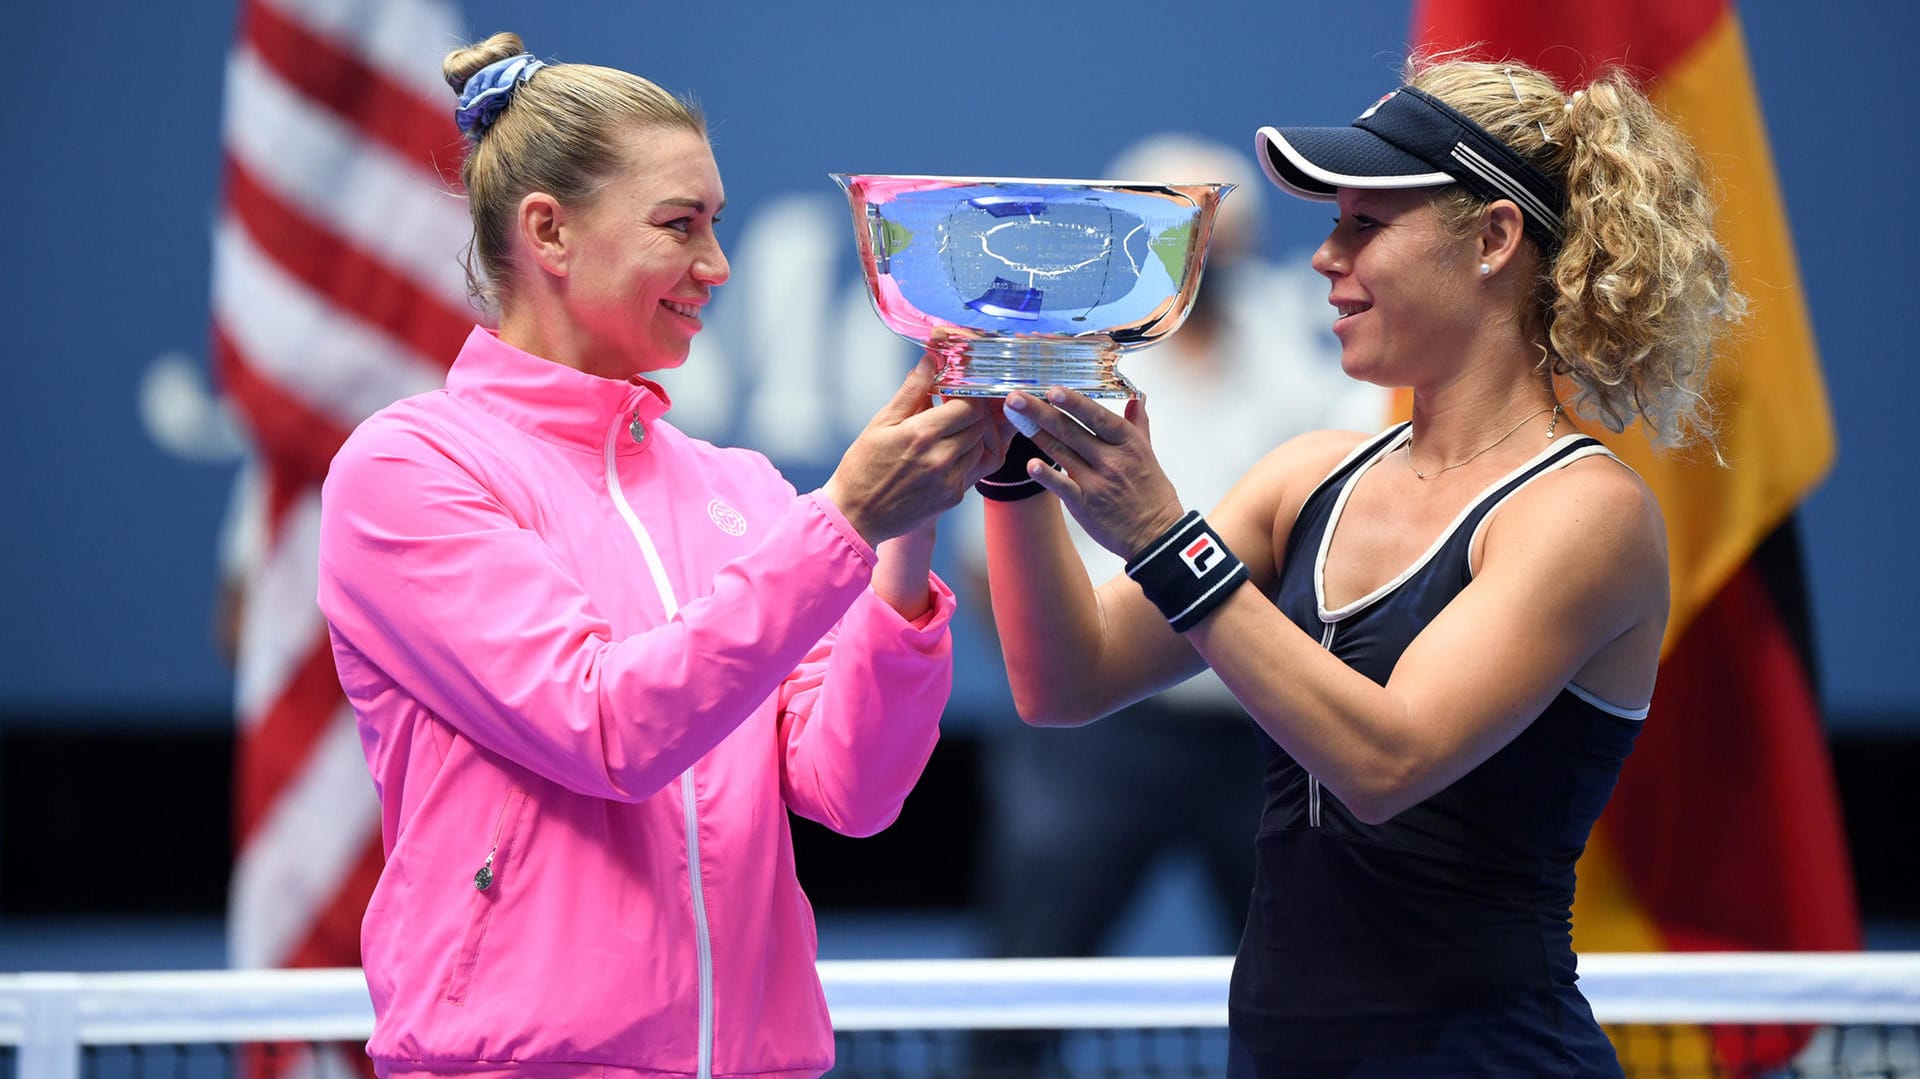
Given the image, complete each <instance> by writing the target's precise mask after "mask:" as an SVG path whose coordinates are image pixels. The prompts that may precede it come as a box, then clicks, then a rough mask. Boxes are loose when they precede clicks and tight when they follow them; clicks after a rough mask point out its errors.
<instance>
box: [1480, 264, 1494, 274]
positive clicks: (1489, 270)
mask: <svg viewBox="0 0 1920 1079" xmlns="http://www.w3.org/2000/svg"><path fill="white" fill-rule="evenodd" d="M1492 272H1493V267H1491V266H1489V265H1487V264H1486V263H1484V262H1483V263H1481V264H1480V276H1481V277H1485V276H1487V275H1488V274H1490V273H1492Z"/></svg>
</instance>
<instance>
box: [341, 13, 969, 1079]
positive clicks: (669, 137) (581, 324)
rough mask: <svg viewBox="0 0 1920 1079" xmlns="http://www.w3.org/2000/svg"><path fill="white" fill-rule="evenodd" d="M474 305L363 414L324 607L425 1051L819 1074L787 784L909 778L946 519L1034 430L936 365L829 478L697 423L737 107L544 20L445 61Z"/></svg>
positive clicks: (574, 1064)
mask: <svg viewBox="0 0 1920 1079" xmlns="http://www.w3.org/2000/svg"><path fill="white" fill-rule="evenodd" d="M445 73H446V76H447V81H448V82H449V83H450V84H451V85H452V86H453V87H454V88H455V90H456V91H457V92H458V93H459V95H460V107H459V111H458V113H457V115H458V118H459V120H460V124H461V127H462V130H463V131H465V132H466V134H467V136H468V137H469V139H470V141H471V147H470V151H469V156H468V159H467V161H466V163H465V167H464V172H463V177H464V179H465V181H466V187H467V191H468V194H469V196H470V199H471V203H472V215H473V223H474V246H473V250H474V260H475V262H476V263H477V266H476V267H475V270H476V273H475V277H476V280H477V281H478V282H479V283H480V287H481V288H482V290H483V292H484V293H485V294H486V296H487V298H489V299H492V300H494V301H496V302H497V303H498V307H499V313H500V318H499V330H498V331H497V332H495V331H490V330H486V329H482V328H476V329H475V330H474V331H473V333H472V335H471V336H470V337H469V338H468V340H467V343H466V345H465V347H464V348H463V349H462V350H461V352H460V354H459V356H458V358H457V359H456V360H455V362H454V364H453V367H452V370H451V371H450V372H449V373H448V376H447V385H446V388H445V389H444V390H441V391H437V392H433V393H429V394H424V395H421V396H419V397H415V398H411V399H408V400H405V401H402V402H400V403H398V404H396V405H394V406H392V407H391V408H388V409H386V410H385V411H383V412H381V413H379V414H378V415H376V416H374V417H373V418H371V419H369V420H368V421H367V422H366V423H364V424H362V425H361V427H360V428H359V429H358V430H357V431H356V432H355V433H354V435H353V437H352V438H351V439H349V440H348V442H347V444H346V445H345V447H344V448H343V449H342V450H341V452H340V454H339V456H338V457H337V458H336V459H335V460H334V463H333V468H332V471H331V473H330V474H329V476H328V479H327V483H326V487H325V490H324V502H323V505H324V510H323V522H322V533H321V546H320V571H321V572H320V603H321V607H322V608H323V610H324V611H325V613H326V616H327V620H328V624H329V626H330V627H331V631H332V637H333V646H334V656H335V660H336V663H337V666H338V669H339V673H340V680H341V684H342V685H343V686H344V688H345V690H346V692H347V696H348V698H349V699H350V700H351V701H352V703H353V707H354V710H355V712H356V713H357V715H358V717H359V725H360V733H361V739H362V742H363V744H364V746H365V749H366V755H367V761H368V764H369V766H370V768H371V769H372V772H373V778H374V782H375V784H376V786H377V787H378V790H379V794H380V799H381V806H382V827H383V838H384V840H385V845H386V854H387V861H386V867H385V869H384V871H383V872H382V874H381V877H380V883H379V886H378V887H377V889H376V890H375V892H374V896H373V900H372V903H371V904H370V906H369V908H368V910H367V915H366V920H365V923H364V925H363V927H362V945H361V947H362V958H363V961H364V964H365V967H366V973H367V981H368V986H369V988H370V990H371V992H372V996H373V1003H374V1011H375V1016H376V1022H375V1028H374V1035H373V1038H372V1040H371V1042H370V1043H369V1045H368V1051H369V1053H370V1054H371V1055H372V1057H373V1058H374V1061H375V1065H376V1068H377V1070H378V1071H379V1072H380V1073H381V1074H382V1075H385V1076H389V1077H402V1076H404V1077H416V1076H429V1075H431V1076H448V1075H462V1076H476V1075H485V1076H492V1075H514V1076H540V1077H560V1076H569V1077H570V1076H586V1075H591V1076H596V1077H618V1079H638V1077H643V1076H644V1077H651V1076H667V1075H672V1076H676V1077H684V1076H695V1075H697V1076H700V1077H702V1079H705V1077H708V1076H724V1075H744V1074H753V1075H755V1076H759V1077H775V1076H814V1075H818V1074H820V1073H822V1072H824V1071H825V1070H826V1069H827V1068H829V1067H830V1066H831V1065H832V1063H833V1039H832V1029H831V1026H830V1024H829V1022H828V1018H827V1011H826V1002H825V998H824V995H823V994H822V992H821V988H820V983H819V979H818V977H817V975H816V974H815V971H814V956H815V936H814V926H813V917H812V912H811V909H810V908H809V906H808V904H807V900H806V897H805V896H804V895H803V894H802V893H801V890H800V886H799V883H798V881H797V879H796V877H795V875H794V867H793V847H792V841H791V837H790V834H789V832H788V824H787V813H788V811H789V810H791V811H792V812H795V813H799V814H801V815H802V816H805V817H808V818H810V819H813V820H817V821H819V822H821V823H823V824H825V825H827V826H828V827H831V828H833V829H835V830H837V831H840V832H844V833H847V834H850V835H867V834H871V833H873V832H876V831H878V830H880V829H881V828H884V827H885V826H886V825H887V824H888V823H890V822H891V821H892V820H893V818H894V817H895V815H896V814H897V813H898V812H899V810H900V806H901V804H902V802H903V800H904V799H905V798H906V795H907V792H908V791H909V790H910V789H911V788H912V786H913V784H914V782H915V781H916V780H917V779H918V777H919V775H920V771H921V768H922V766H923V765H924V764H925V763H926V761H927V758H928V755H929V754H930V753H931V751H932V748H933V744H934V741H935V738H936V736H937V723H938V720H939V716H940V712H941V709H942V707H943V706H944V704H945V702H946V699H947V694H948V691H949V688H950V685H951V679H952V659H951V652H950V639H949V635H948V621H949V618H950V615H951V613H952V610H953V603H954V600H953V595H952V593H951V592H950V591H949V590H948V589H947V588H946V586H945V585H943V584H942V583H941V582H940V581H939V580H938V579H937V578H934V577H933V576H932V574H931V572H930V567H931V558H932V550H933V520H934V518H935V517H936V516H937V515H938V514H939V513H940V512H942V511H943V510H945V509H947V508H950V507H951V506H953V505H954V504H955V503H957V502H958V501H959V500H960V497H961V495H962V494H963V493H964V492H965V491H966V489H967V487H968V486H969V485H970V484H972V483H973V482H974V481H975V480H977V479H979V478H980V477H981V476H983V475H985V474H986V473H987V472H990V471H991V470H992V469H993V468H994V467H995V466H997V465H998V464H999V463H1000V461H1001V459H1002V457H1003V455H1004V453H1005V450H1006V445H1005V437H1006V436H1005V433H1004V427H1003V426H1002V425H1000V424H998V423H997V421H995V420H994V419H993V418H992V416H991V415H990V413H989V411H988V410H987V409H986V408H985V406H983V405H980V404H978V403H969V402H962V401H948V402H945V403H939V404H934V403H933V402H932V401H931V399H930V398H929V390H930V388H931V385H932V375H931V370H930V368H929V367H928V366H926V365H924V364H923V365H922V367H921V368H920V369H917V370H916V371H915V372H914V373H913V375H912V376H911V377H909V379H908V380H907V382H906V384H905V385H903V386H902V387H901V389H900V391H899V393H898V394H897V395H896V396H895V397H894V399H893V400H892V401H891V402H890V403H889V404H888V405H887V406H886V407H885V408H883V409H882V410H881V412H880V413H879V414H878V415H876V416H875V417H874V420H873V422H872V423H871V424H870V425H869V426H868V427H867V429H866V430H865V431H864V432H863V433H862V434H861V435H860V436H859V437H858V438H857V439H856V440H855V441H854V443H853V444H852V446H851V447H849V449H848V450H847V453H846V455H845V456H844V457H843V458H842V459H841V461H840V464H839V466H838V468H837V469H836V470H835V471H834V473H833V475H832V477H831V478H830V479H828V481H827V482H826V484H825V485H824V486H822V487H821V488H820V489H819V490H816V491H813V492H811V493H809V494H805V495H800V494H797V493H796V491H795V490H794V488H793V487H792V486H791V485H790V484H789V483H788V482H787V481H786V480H784V479H783V478H782V477H781V476H780V474H779V473H778V472H776V471H775V469H774V468H773V466H772V465H771V464H770V463H769V462H767V461H766V459H764V458H763V457H761V456H760V455H758V454H755V453H751V452H748V451H744V450H738V449H722V448H718V447H715V446H713V445H710V444H708V443H705V442H702V441H699V440H697V439H694V438H691V437H688V436H687V435H685V434H683V433H681V432H680V431H678V430H676V429H675V428H674V427H673V426H672V425H671V424H670V423H668V422H667V420H666V413H667V410H668V406H669V402H668V399H667V395H666V393H665V392H664V391H663V390H662V389H661V388H660V387H659V386H658V385H656V384H654V383H653V382H650V381H648V379H647V378H646V377H645V376H646V375H648V374H649V373H651V372H655V371H659V370H663V369H667V368H672V367H675V366H678V365H679V364H681V363H682V362H684V361H685V359H686V356H687V351H688V345H689V342H691V340H692V339H693V336H694V334H696V333H697V332H699V330H700V325H701V321H700V318H701V311H702V309H703V307H704V306H705V305H706V303H707V301H708V300H709V299H710V298H711V296H712V291H713V289H714V287H715V286H717V285H719V284H721V283H722V282H724V281H725V280H726V278H727V260H726V257H725V256H724V255H723V254H722V253H721V250H720V245H719V243H718V241H717V239H716V238H715V235H714V224H715V222H716V220H717V219H718V216H719V214H720V210H721V207H722V205H723V204H724V202H725V195H724V193H723V190H722V187H721V182H720V175H719V171H718V169H717V168H716V166H715V164H714V159H713V154H712V151H711V150H710V149H709V147H708V144H707V138H706V131H705V126H704V123H703V121H702V120H701V118H700V117H699V115H698V114H697V113H696V112H695V111H694V110H693V109H692V108H691V107H690V106H689V105H687V104H686V103H685V102H683V101H681V100H678V99H676V98H675V97H673V96H672V95H669V94H667V93H665V92H663V91H662V90H660V89H659V88H658V87H656V86H654V85H653V84H652V83H650V82H648V81H646V80H645V79H641V78H639V77H637V76H634V75H631V74H628V73H625V72H621V71H616V70H611V69H608V68H602V67H593V66H587V65H579V64H546V63H542V62H541V61H539V60H537V59H534V58H533V57H532V56H530V55H528V54H526V53H525V52H524V50H523V48H522V45H521V42H520V39H519V38H518V37H517V36H515V35H513V34H497V35H495V36H494V37H492V38H490V39H488V40H487V41H485V42H483V43H481V44H479V45H477V46H473V47H471V48H466V49H461V50H458V51H456V52H454V53H453V54H451V55H450V56H449V57H448V58H447V62H446V65H445Z"/></svg>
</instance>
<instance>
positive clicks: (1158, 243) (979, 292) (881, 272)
mask: <svg viewBox="0 0 1920 1079" xmlns="http://www.w3.org/2000/svg"><path fill="white" fill-rule="evenodd" d="M832 175H833V179H834V180H835V181H836V182H838V183H839V184H840V186H841V188H843V189H844V190H845V191H846V193H847V201H848V203H849V204H850V205H851V206H852V209H853V232H854V239H855V242H856V243H857V245H858V246H859V249H860V269H861V271H862V272H863V273H864V274H865V276H866V279H867V290H868V292H869V294H870V295H871V296H872V298H873V307H874V310H875V311H877V312H879V314H880V321H882V322H884V323H886V325H887V328H888V329H890V330H892V331H893V332H895V333H897V334H899V335H900V336H902V337H905V338H907V339H908V340H910V341H915V342H918V343H920V344H922V345H925V346H927V347H929V348H931V349H933V350H934V351H935V352H937V353H938V354H939V355H940V356H941V357H943V358H944V360H945V365H944V366H943V368H942V369H941V373H940V380H939V384H938V386H937V387H936V388H937V391H938V392H939V393H941V394H944V395H946V396H949V397H1004V396H1006V395H1007V393H1009V392H1010V391H1012V390H1017V389H1019V390H1034V389H1040V388H1044V387H1047V386H1066V387H1068V388H1070V389H1075V390H1079V391H1080V392H1081V393H1084V394H1086V395H1088V396H1089V397H1132V396H1135V390H1134V388H1133V385H1132V384H1131V383H1129V382H1128V381H1127V380H1126V379H1125V378H1124V377H1122V376H1121V374H1120V372H1119V371H1118V369H1117V367H1116V365H1117V363H1118V362H1119V359H1120V354H1121V353H1122V352H1125V351H1127V350H1129V349H1135V348H1141V347H1144V346H1146V345H1150V344H1153V343H1154V342H1155V341H1158V340H1160V339H1161V338H1162V337H1165V336H1166V335H1168V334H1170V333H1172V332H1173V331H1174V330H1176V329H1178V328H1179V326H1180V323H1181V322H1182V321H1183V320H1185V318H1186V317H1187V311H1188V310H1189V309H1190V308H1191V307H1192V306H1193V297H1194V293H1195V292H1196V291H1197V290H1198V289H1199V287H1200V271H1201V269H1202V268H1203V267H1204V266H1205V265H1206V261H1207V242H1208V240H1209V239H1210V238H1211V237H1212V235H1213V221H1214V215H1215V212H1216V211H1218V210H1219V208H1220V200H1221V199H1223V198H1225V197H1226V194H1227V192H1229V191H1231V190H1233V186H1234V185H1232V184H1225V183H1199V184H1162V183H1134V182H1129V181H1122V180H1024V179H999V178H991V177H968V176H874V175H854V174H849V173H834V174H832Z"/></svg>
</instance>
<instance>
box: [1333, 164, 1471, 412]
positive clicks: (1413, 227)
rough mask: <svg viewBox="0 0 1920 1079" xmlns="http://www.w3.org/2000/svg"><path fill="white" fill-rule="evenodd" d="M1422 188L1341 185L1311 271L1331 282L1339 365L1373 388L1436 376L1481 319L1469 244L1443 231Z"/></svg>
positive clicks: (1453, 359)
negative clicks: (1332, 217)
mask: <svg viewBox="0 0 1920 1079" xmlns="http://www.w3.org/2000/svg"><path fill="white" fill-rule="evenodd" d="M1431 197H1432V192H1431V191H1430V190H1427V189H1410V190H1398V191H1363V190H1359V189H1355V188H1341V189H1340V194H1339V205H1340V216H1339V218H1338V219H1337V220H1336V222H1335V224H1334V228H1333V231H1332V232H1330V233H1328V235H1327V238H1326V240H1325V241H1324V242H1323V243H1321V245H1320V248H1319V250H1317V251H1315V252H1314V254H1313V268H1314V269H1315V270H1316V271H1318V272H1319V273H1320V274H1322V275H1323V276H1325V277H1326V279H1327V280H1328V282H1329V283H1330V284H1331V286H1332V287H1331V289H1330V290H1329V292H1328V302H1329V303H1331V304H1333V306H1334V308H1335V310H1336V311H1337V312H1338V314H1337V315H1336V316H1335V318H1334V323H1333V332H1334V335H1335V336H1337V337H1338V338H1339V339H1340V366H1341V367H1342V368H1343V369H1344V370H1345V371H1346V372H1347V374H1349V375H1351V376H1353V377H1354V378H1359V379H1364V380H1366V381H1368V382H1373V383H1376V384H1379V385H1383V386H1414V385H1419V384H1421V383H1423V382H1425V381H1427V380H1429V379H1431V378H1435V377H1444V375H1445V374H1446V373H1447V371H1449V370H1451V369H1452V365H1453V364H1455V363H1457V361H1458V352H1459V350H1460V349H1461V348H1462V347H1463V346H1464V345H1465V344H1466V343H1468V342H1469V341H1471V340H1472V339H1473V337H1474V331H1475V327H1476V326H1478V325H1480V324H1482V323H1483V321H1484V319H1485V317H1486V311H1485V310H1484V309H1483V307H1482V304H1483V303H1484V297H1483V295H1482V293H1483V290H1481V289H1480V288H1479V287H1478V280H1477V279H1478V277H1479V272H1478V265H1477V255H1476V252H1477V250H1478V248H1477V243H1476V241H1475V240H1474V239H1473V238H1471V237H1469V238H1458V237H1455V236H1451V235H1449V234H1448V233H1447V231H1446V230H1445V228H1444V227H1443V226H1442V224H1441V221H1440V217H1439V215H1438V214H1437V213H1436V212H1435V211H1434V209H1433V206H1432V203H1431V201H1430V200H1431Z"/></svg>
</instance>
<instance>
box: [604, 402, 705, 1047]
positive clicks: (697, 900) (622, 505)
mask: <svg viewBox="0 0 1920 1079" xmlns="http://www.w3.org/2000/svg"><path fill="white" fill-rule="evenodd" d="M622 431H626V432H627V433H628V437H630V438H632V439H633V440H634V441H635V442H639V441H642V440H643V439H645V438H646V428H645V427H643V426H641V423H640V413H639V412H638V411H637V410H636V411H635V412H634V413H633V415H632V416H631V417H616V418H615V420H614V424H613V427H612V429H610V430H609V431H607V444H606V449H605V451H604V453H603V456H604V458H605V460H606V466H607V493H608V494H609V495H612V496H613V505H614V508H616V509H618V510H619V511H620V516H621V518H622V519H624V520H625V521H626V522H627V528H628V529H629V530H630V531H631V532H632V533H633V538H634V541H635V542H636V543H638V544H639V545H640V557H641V558H643V559H645V560H646V563H647V572H648V573H651V574H652V575H653V587H654V591H656V592H658V593H660V606H661V607H663V608H665V609H666V613H667V617H668V618H672V617H673V616H674V615H675V614H677V613H679V610H680V601H679V600H678V599H676V598H675V597H674V594H673V582H672V581H670V580H668V579H667V567H666V565H665V564H663V563H662V562H661V561H660V552H659V550H658V549H657V548H655V547H654V545H653V537H652V536H650V535H648V534H647V527H646V526H645V525H643V524H641V523H640V518H639V516H638V515H636V514H635V513H634V512H633V506H632V505H630V504H629V503H628V502H627V495H626V492H624V491H622V490H621V489H620V470H619V469H618V468H616V467H615V461H616V460H617V457H616V456H615V454H614V452H613V451H614V446H615V445H616V444H617V443H618V442H619V439H620V433H621V432H622ZM693 796H694V792H693V769H692V768H688V769H687V770H686V771H684V772H682V773H680V804H681V806H682V807H684V809H685V811H686V822H687V886H688V889H689V891H691V892H692V893H693V934H694V938H693V939H694V950H695V952H696V953H697V954H698V956H699V960H700V1072H699V1079H713V939H712V936H711V934H710V933H709V931H708V929H707V897H706V893H705V892H703V891H702V890H701V888H700V812H699V810H698V809H697V808H696V807H695V806H694V801H693Z"/></svg>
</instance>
